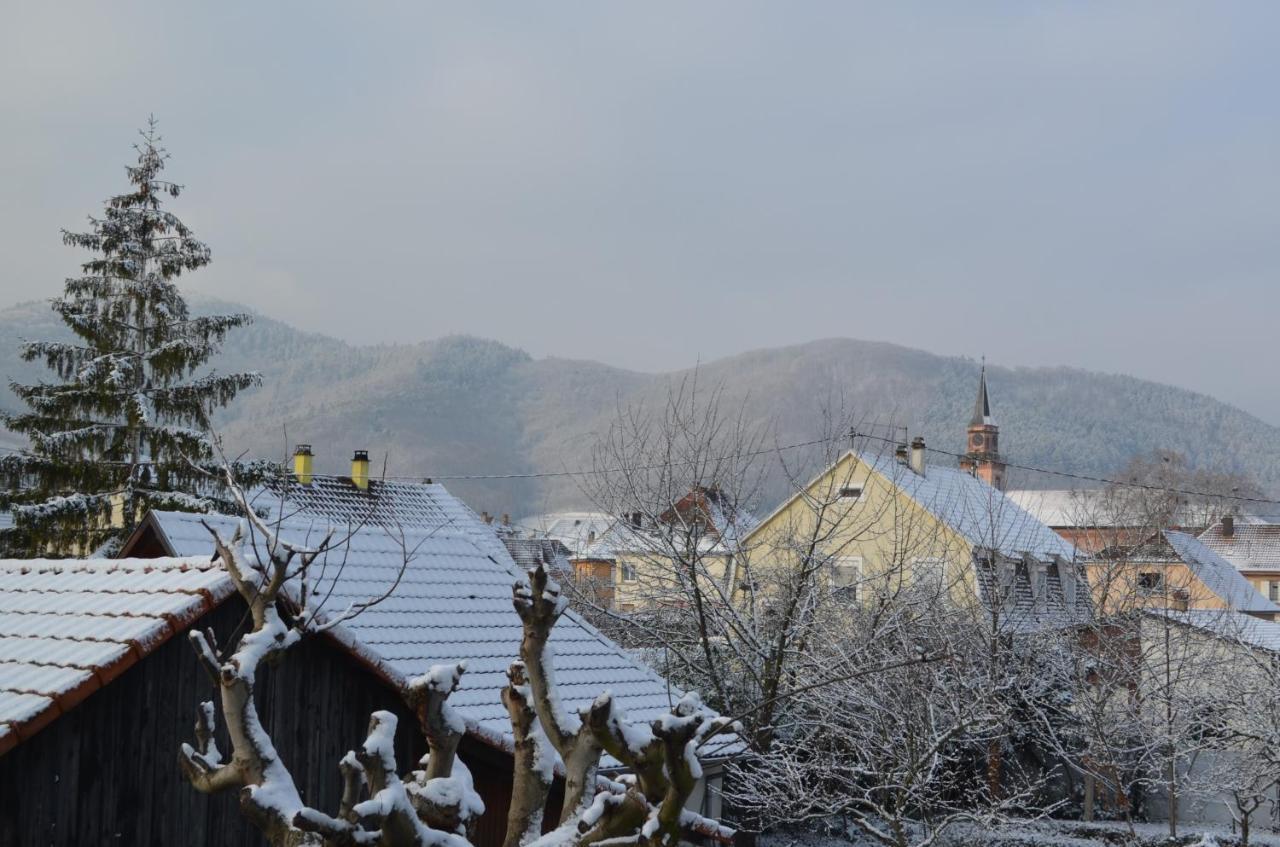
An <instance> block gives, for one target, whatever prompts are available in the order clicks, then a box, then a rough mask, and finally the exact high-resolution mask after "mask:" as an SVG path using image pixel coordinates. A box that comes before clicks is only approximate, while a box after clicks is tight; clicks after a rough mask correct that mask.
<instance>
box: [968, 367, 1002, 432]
mask: <svg viewBox="0 0 1280 847" xmlns="http://www.w3.org/2000/svg"><path fill="white" fill-rule="evenodd" d="M984 424H991V425H992V426H995V424H996V422H995V420H993V419H992V417H991V398H990V397H988V396H987V365H986V363H985V362H984V363H983V365H982V372H981V375H980V376H979V377H978V402H977V403H975V404H974V406H973V419H972V420H970V421H969V426H983V425H984Z"/></svg>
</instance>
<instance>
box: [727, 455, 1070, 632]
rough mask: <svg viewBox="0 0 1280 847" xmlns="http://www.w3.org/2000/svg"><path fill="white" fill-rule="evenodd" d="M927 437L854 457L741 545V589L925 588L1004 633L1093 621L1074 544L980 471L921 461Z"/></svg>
mask: <svg viewBox="0 0 1280 847" xmlns="http://www.w3.org/2000/svg"><path fill="white" fill-rule="evenodd" d="M927 455H928V450H927V448H926V446H925V443H924V440H923V439H921V438H916V439H915V440H914V441H913V442H912V444H911V446H910V447H909V448H908V447H899V448H898V449H897V450H896V451H895V452H893V453H887V452H886V453H880V454H872V453H869V452H860V451H854V450H849V451H847V452H845V453H844V454H843V455H841V456H840V457H839V458H838V459H836V460H835V462H834V463H832V464H831V465H830V466H829V467H828V468H826V469H825V470H823V471H822V472H821V473H819V474H818V475H817V476H816V477H815V478H814V479H813V480H812V481H811V482H809V483H808V484H807V485H805V486H804V487H802V488H801V489H800V490H799V491H798V492H796V494H795V495H793V496H792V497H791V498H789V499H788V500H787V501H786V502H784V503H783V504H782V505H781V506H779V507H778V508H777V509H776V510H775V511H774V512H773V513H772V514H770V515H769V516H768V517H766V518H765V519H764V520H763V521H761V522H760V524H759V526H757V527H756V528H755V529H753V530H752V531H751V532H750V533H748V534H747V535H746V537H745V538H744V543H743V545H742V553H741V554H740V555H739V556H738V557H737V558H736V559H735V560H734V561H733V562H732V563H731V564H730V567H731V574H730V580H731V581H732V582H733V583H734V585H735V587H736V588H737V590H739V591H763V590H768V586H769V584H770V583H771V582H775V581H777V580H778V579H787V578H790V575H792V574H794V573H796V572H798V571H804V570H806V569H807V570H808V571H810V572H812V573H814V574H817V575H818V576H819V578H820V579H821V578H825V579H826V581H827V582H828V584H829V585H830V587H831V588H832V589H833V590H836V591H845V592H849V593H852V594H854V595H858V596H865V597H872V596H883V595H885V594H897V593H898V592H901V591H904V590H919V589H921V588H933V589H941V590H942V591H944V592H945V594H947V595H949V596H950V597H951V598H952V599H954V600H965V599H977V600H979V601H981V608H982V609H984V610H985V612H986V613H987V614H989V615H990V620H991V623H992V625H993V626H994V627H995V628H997V629H1001V630H1007V629H1017V630H1026V629H1038V628H1043V627H1046V626H1056V625H1070V624H1072V623H1074V622H1077V621H1080V620H1082V619H1088V618H1089V616H1090V615H1091V604H1090V598H1089V591H1088V581H1087V577H1086V575H1085V572H1084V569H1083V568H1082V567H1081V565H1080V563H1079V562H1078V561H1077V558H1076V553H1075V550H1074V548H1073V547H1072V546H1071V545H1070V544H1069V543H1067V542H1066V541H1065V540H1064V539H1063V538H1061V537H1060V536H1059V535H1057V534H1056V533H1055V532H1053V531H1052V530H1051V529H1049V528H1048V527H1047V526H1045V525H1044V524H1042V523H1040V522H1039V521H1037V520H1036V519H1035V518H1033V517H1032V516H1031V515H1030V514H1028V513H1027V512H1026V511H1024V510H1023V509H1021V508H1019V507H1018V506H1017V505H1016V504H1015V503H1014V502H1013V501H1012V500H1010V499H1009V498H1008V497H1006V496H1005V495H1004V493H1003V492H1001V491H1000V490H999V489H998V488H996V487H994V486H993V485H991V484H988V482H987V481H985V480H984V479H982V478H979V475H978V473H977V471H976V469H975V466H974V464H973V463H972V462H970V463H966V465H965V467H963V468H961V467H956V466H955V464H954V463H944V462H937V463H931V462H928V461H927V458H926V457H927Z"/></svg>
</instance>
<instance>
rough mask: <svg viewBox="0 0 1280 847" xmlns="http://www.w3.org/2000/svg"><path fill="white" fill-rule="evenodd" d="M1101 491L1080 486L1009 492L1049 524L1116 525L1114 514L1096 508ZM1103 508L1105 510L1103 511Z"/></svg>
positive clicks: (1075, 525) (1068, 525)
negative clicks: (1080, 487)
mask: <svg viewBox="0 0 1280 847" xmlns="http://www.w3.org/2000/svg"><path fill="white" fill-rule="evenodd" d="M1099 494H1100V492H1098V491H1096V490H1092V489H1079V488H1045V489H1039V488H1028V489H1017V490H1014V491H1006V492H1005V496H1006V497H1008V498H1009V499H1010V500H1012V501H1013V502H1014V503H1017V504H1018V506H1019V508H1021V509H1023V510H1024V511H1026V512H1027V513H1028V514H1030V515H1032V516H1033V517H1034V518H1035V519H1036V520H1038V521H1040V522H1041V523H1043V524H1044V525H1046V526H1060V527H1079V526H1106V527H1111V526H1116V525H1117V523H1116V521H1115V518H1114V516H1113V515H1110V514H1106V513H1105V510H1100V509H1097V508H1095V507H1096V506H1097V502H1096V501H1097V499H1098V497H1099ZM1100 512H1102V513H1100Z"/></svg>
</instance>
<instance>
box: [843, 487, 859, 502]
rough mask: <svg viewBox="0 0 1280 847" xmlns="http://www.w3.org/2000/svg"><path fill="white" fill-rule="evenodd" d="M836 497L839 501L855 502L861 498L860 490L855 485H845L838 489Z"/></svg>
mask: <svg viewBox="0 0 1280 847" xmlns="http://www.w3.org/2000/svg"><path fill="white" fill-rule="evenodd" d="M838 496H839V498H840V499H841V500H857V499H858V498H859V497H861V496H862V489H861V488H860V487H859V486H856V485H846V486H845V487H844V488H841V489H840V493H839V495H838Z"/></svg>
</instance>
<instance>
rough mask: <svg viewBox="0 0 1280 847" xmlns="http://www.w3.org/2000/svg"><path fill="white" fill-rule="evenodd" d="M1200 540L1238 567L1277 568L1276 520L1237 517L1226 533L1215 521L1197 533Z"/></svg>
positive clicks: (1279, 546)
mask: <svg viewBox="0 0 1280 847" xmlns="http://www.w3.org/2000/svg"><path fill="white" fill-rule="evenodd" d="M1200 541H1201V543H1203V544H1204V546H1205V547H1208V548H1209V549H1210V550H1212V551H1213V552H1215V553H1217V554H1218V555H1219V556H1221V557H1222V558H1224V559H1226V560H1227V561H1228V562H1230V563H1231V564H1232V565H1233V566H1234V567H1236V568H1238V569H1240V570H1243V571H1254V570H1256V571H1274V570H1280V524H1276V523H1266V522H1263V521H1260V520H1248V519H1242V518H1239V517H1237V518H1235V519H1234V520H1233V527H1232V531H1231V534H1230V535H1227V534H1226V532H1225V531H1224V527H1223V525H1222V521H1218V522H1217V523H1215V524H1214V525H1213V526H1211V527H1209V528H1208V529H1206V530H1205V531H1204V532H1202V533H1200Z"/></svg>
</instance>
